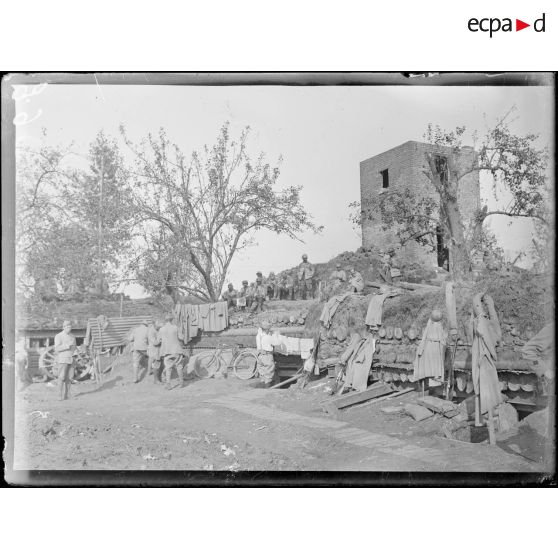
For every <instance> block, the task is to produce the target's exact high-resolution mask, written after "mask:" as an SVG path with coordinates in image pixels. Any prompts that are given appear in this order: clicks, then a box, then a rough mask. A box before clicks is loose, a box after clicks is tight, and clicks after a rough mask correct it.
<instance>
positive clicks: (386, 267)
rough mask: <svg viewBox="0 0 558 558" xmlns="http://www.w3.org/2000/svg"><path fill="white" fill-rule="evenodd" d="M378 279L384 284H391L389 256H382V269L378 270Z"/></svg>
mask: <svg viewBox="0 0 558 558" xmlns="http://www.w3.org/2000/svg"><path fill="white" fill-rule="evenodd" d="M380 277H381V278H382V281H384V282H385V283H392V282H393V281H392V278H391V255H390V254H384V255H383V256H382V268H381V269H380Z"/></svg>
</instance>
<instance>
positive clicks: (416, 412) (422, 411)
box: [405, 403, 434, 421]
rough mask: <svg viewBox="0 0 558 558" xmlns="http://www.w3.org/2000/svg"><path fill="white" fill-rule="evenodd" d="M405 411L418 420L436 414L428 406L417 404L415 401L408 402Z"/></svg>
mask: <svg viewBox="0 0 558 558" xmlns="http://www.w3.org/2000/svg"><path fill="white" fill-rule="evenodd" d="M405 413H406V414H408V415H409V416H411V417H413V418H414V419H415V420H416V421H421V420H425V419H427V418H430V417H431V416H432V415H433V414H434V413H433V412H432V411H430V410H428V409H427V408H426V407H421V406H420V405H415V404H414V403H407V404H406V405H405Z"/></svg>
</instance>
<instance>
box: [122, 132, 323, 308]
mask: <svg viewBox="0 0 558 558" xmlns="http://www.w3.org/2000/svg"><path fill="white" fill-rule="evenodd" d="M122 133H123V135H124V137H125V139H126V134H125V130H124V129H122ZM248 136H249V128H246V129H244V130H243V131H242V133H241V134H240V136H239V137H238V139H231V137H230V133H229V124H228V123H225V124H224V125H223V126H222V128H221V130H220V132H219V134H218V137H217V140H216V142H215V144H214V145H213V146H212V147H207V146H204V148H203V149H202V150H201V151H199V152H198V151H194V152H193V153H192V155H191V157H190V158H187V157H186V156H185V155H184V153H183V152H182V151H181V149H180V148H179V147H178V146H177V145H176V144H173V143H171V141H170V140H169V139H168V137H167V135H166V133H165V132H164V130H161V131H160V132H159V135H158V136H152V135H149V136H147V138H145V139H144V140H143V141H142V142H141V143H140V144H139V145H134V144H132V142H130V141H129V140H128V139H126V142H127V144H128V145H129V147H130V148H131V149H132V150H133V152H134V153H135V155H136V165H135V172H134V177H135V184H134V198H133V202H132V207H131V209H132V212H133V213H135V214H137V215H138V217H140V218H141V219H142V220H143V224H142V227H141V236H142V239H143V240H142V243H141V246H140V249H139V253H138V254H136V257H135V258H134V260H133V261H132V264H131V267H132V269H133V270H134V271H135V273H136V277H137V279H138V280H139V281H140V283H141V284H142V285H143V286H144V287H145V288H146V289H147V290H148V291H150V292H153V293H157V292H161V291H164V292H167V293H169V294H170V295H171V296H172V297H173V299H174V300H178V298H179V296H180V295H181V293H186V294H188V295H193V296H197V297H199V298H201V299H203V300H213V301H214V300H218V298H219V297H220V294H221V292H222V289H223V284H224V282H225V278H226V275H227V272H228V270H229V267H230V264H231V262H232V259H233V257H234V255H235V254H236V253H238V252H239V251H241V250H243V249H244V248H246V247H247V246H249V245H250V244H252V243H253V242H254V233H255V232H256V231H258V230H261V229H267V230H271V231H274V232H276V233H277V234H285V235H287V236H289V237H290V238H298V236H299V234H300V233H301V232H302V231H303V230H312V231H314V232H318V231H319V230H321V227H317V226H316V225H315V224H314V223H313V222H312V217H311V215H309V214H308V212H307V211H306V210H305V209H304V207H303V206H302V204H301V202H300V191H301V186H289V187H287V188H285V189H283V190H276V186H277V183H278V180H279V174H280V172H279V164H280V161H279V162H278V163H277V165H275V166H272V165H270V164H269V163H268V162H267V161H266V158H265V154H264V153H261V154H260V155H259V156H258V157H256V158H255V159H253V158H252V157H251V156H250V155H249V153H248V147H247V141H248Z"/></svg>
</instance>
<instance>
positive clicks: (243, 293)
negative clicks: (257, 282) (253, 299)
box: [237, 279, 250, 311]
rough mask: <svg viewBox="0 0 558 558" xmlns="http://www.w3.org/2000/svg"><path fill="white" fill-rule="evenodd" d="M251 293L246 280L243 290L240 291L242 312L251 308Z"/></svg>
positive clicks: (239, 303)
mask: <svg viewBox="0 0 558 558" xmlns="http://www.w3.org/2000/svg"><path fill="white" fill-rule="evenodd" d="M249 291H250V287H248V281H246V279H244V281H242V288H241V289H240V290H239V291H238V299H237V305H238V308H239V309H241V310H242V311H244V310H246V307H248V308H250V304H248V296H249Z"/></svg>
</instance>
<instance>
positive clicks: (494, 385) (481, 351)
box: [471, 295, 503, 413]
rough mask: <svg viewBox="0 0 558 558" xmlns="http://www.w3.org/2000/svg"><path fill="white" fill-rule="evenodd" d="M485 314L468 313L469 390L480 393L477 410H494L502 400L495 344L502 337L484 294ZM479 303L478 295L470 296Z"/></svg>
mask: <svg viewBox="0 0 558 558" xmlns="http://www.w3.org/2000/svg"><path fill="white" fill-rule="evenodd" d="M487 299H489V300H487V306H488V314H489V315H488V316H486V314H484V313H481V314H480V315H478V316H477V317H474V316H472V317H471V319H472V325H473V344H472V347H471V375H472V377H473V389H474V391H475V394H476V395H480V408H481V409H480V410H481V413H486V412H487V411H488V410H489V409H494V407H496V406H497V405H499V404H500V403H501V402H502V401H503V397H502V392H501V391H500V382H499V380H498V371H497V370H496V359H497V355H496V344H497V343H498V341H499V340H500V339H501V337H502V332H501V329H500V322H499V320H498V315H497V314H496V310H495V309H494V304H493V302H492V299H491V298H490V297H487ZM473 301H474V302H473V304H475V303H477V304H480V295H477V296H476V297H475V299H473Z"/></svg>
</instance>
